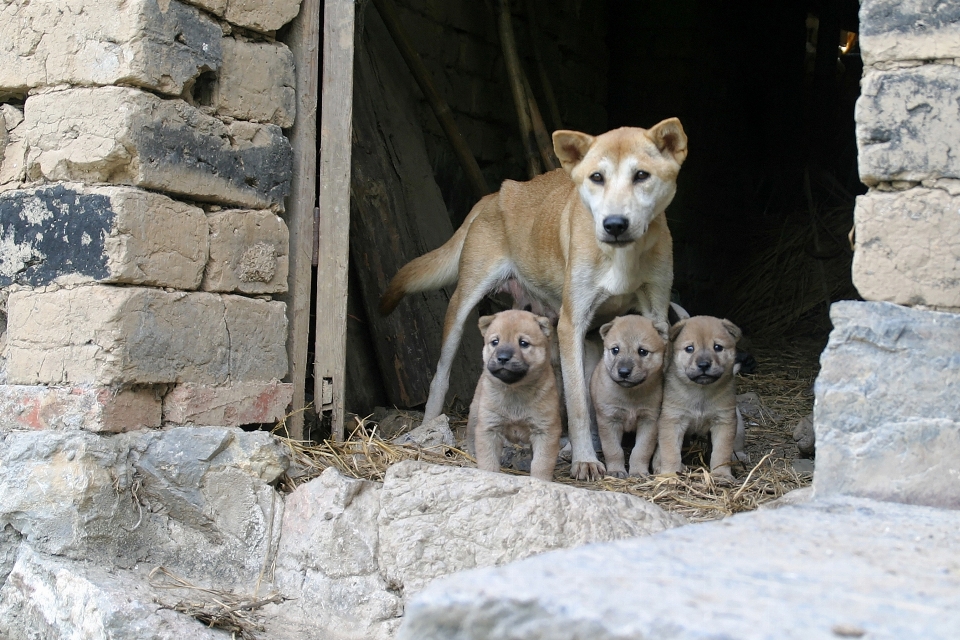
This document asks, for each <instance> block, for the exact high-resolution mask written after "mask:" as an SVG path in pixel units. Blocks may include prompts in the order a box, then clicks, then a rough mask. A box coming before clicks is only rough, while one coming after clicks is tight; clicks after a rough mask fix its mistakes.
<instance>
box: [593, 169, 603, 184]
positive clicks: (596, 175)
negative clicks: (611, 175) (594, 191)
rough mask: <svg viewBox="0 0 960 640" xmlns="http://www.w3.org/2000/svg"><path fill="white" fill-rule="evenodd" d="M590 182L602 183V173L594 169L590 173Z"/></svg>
mask: <svg viewBox="0 0 960 640" xmlns="http://www.w3.org/2000/svg"><path fill="white" fill-rule="evenodd" d="M590 182H593V183H594V184H603V174H601V173H600V172H599V171H594V172H593V173H591V174H590Z"/></svg>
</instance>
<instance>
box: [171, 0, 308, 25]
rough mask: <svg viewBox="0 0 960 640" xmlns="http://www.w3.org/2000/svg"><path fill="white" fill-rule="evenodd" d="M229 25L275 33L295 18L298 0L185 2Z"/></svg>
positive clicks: (188, 0)
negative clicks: (274, 0) (221, 19)
mask: <svg viewBox="0 0 960 640" xmlns="http://www.w3.org/2000/svg"><path fill="white" fill-rule="evenodd" d="M187 2H189V3H190V4H194V5H196V6H198V7H200V8H201V9H205V10H207V11H209V12H210V13H212V14H214V15H216V16H219V17H221V18H223V19H224V20H226V21H227V22H229V23H231V24H235V25H237V26H240V27H246V28H248V29H253V30H254V31H262V32H270V31H276V30H277V29H279V28H280V27H282V26H283V25H285V24H287V23H288V22H290V21H291V20H293V19H294V18H296V17H297V14H298V13H299V12H300V0H277V1H276V2H272V1H271V0H187Z"/></svg>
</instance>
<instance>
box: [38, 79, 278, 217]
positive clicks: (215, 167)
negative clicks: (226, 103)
mask: <svg viewBox="0 0 960 640" xmlns="http://www.w3.org/2000/svg"><path fill="white" fill-rule="evenodd" d="M24 116H25V117H24V123H23V127H24V134H23V135H24V140H25V141H26V144H27V160H26V164H27V177H28V178H30V179H43V180H48V181H54V180H72V181H77V182H107V183H113V184H128V185H133V186H138V187H144V188H147V189H151V190H155V191H164V192H168V193H175V194H180V195H184V196H188V197H190V198H193V199H196V200H206V201H212V202H222V203H226V204H233V205H238V206H243V207H254V208H267V207H270V206H275V207H278V208H282V202H283V198H284V196H285V195H286V194H287V191H288V190H289V187H290V176H291V171H292V169H291V167H292V153H291V150H290V143H289V142H288V141H287V139H286V138H285V137H284V136H283V134H282V132H281V131H280V128H279V127H277V126H276V125H269V124H263V125H260V124H253V123H250V122H240V121H235V122H233V123H231V124H229V125H228V124H224V123H223V122H221V121H220V120H218V119H216V118H214V117H212V116H207V115H204V114H203V113H202V112H201V111H200V110H199V109H197V108H194V107H191V106H190V105H188V104H187V103H185V102H183V101H181V100H162V99H160V98H158V97H157V96H155V95H153V94H150V93H146V92H143V91H140V90H137V89H130V88H126V87H100V88H97V89H88V88H77V89H68V90H65V91H55V92H49V93H43V94H39V95H35V96H30V97H29V98H28V99H27V101H26V104H25V113H24Z"/></svg>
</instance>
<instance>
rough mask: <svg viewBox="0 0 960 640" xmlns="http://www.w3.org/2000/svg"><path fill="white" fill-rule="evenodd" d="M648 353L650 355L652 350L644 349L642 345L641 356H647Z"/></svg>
mask: <svg viewBox="0 0 960 640" xmlns="http://www.w3.org/2000/svg"><path fill="white" fill-rule="evenodd" d="M648 355H650V352H649V351H647V350H646V349H644V348H643V347H641V348H640V357H641V358H646V357H647V356H648Z"/></svg>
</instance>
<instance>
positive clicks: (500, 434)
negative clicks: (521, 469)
mask: <svg viewBox="0 0 960 640" xmlns="http://www.w3.org/2000/svg"><path fill="white" fill-rule="evenodd" d="M480 332H481V333H482V334H483V343H484V344H483V366H484V369H483V372H482V373H481V374H480V381H479V382H478V383H477V390H476V392H475V393H474V395H473V402H472V403H471V404H470V418H469V420H468V421H467V449H468V450H469V451H471V453H473V452H475V455H476V458H477V466H478V467H479V468H480V469H483V470H485V471H499V470H500V454H501V452H502V446H503V441H502V439H501V438H506V439H507V440H510V441H511V442H529V443H530V444H531V448H532V449H533V462H532V464H531V467H530V475H531V476H533V477H534V478H539V479H541V480H547V481H550V480H553V469H554V467H555V466H556V464H557V453H559V451H560V433H561V431H562V429H563V428H562V426H561V424H560V393H559V390H558V389H557V381H556V377H555V376H554V374H553V367H552V366H551V364H550V334H551V333H552V332H553V327H552V325H551V323H550V320H549V319H548V318H544V317H542V316H535V315H533V314H532V313H530V312H529V311H501V312H500V313H498V314H496V315H493V316H484V317H482V318H480Z"/></svg>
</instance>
